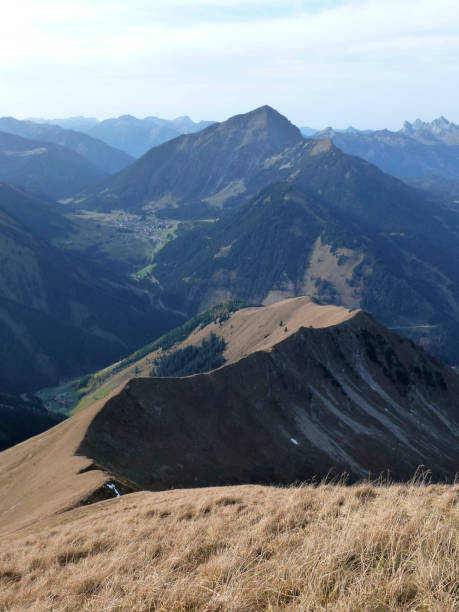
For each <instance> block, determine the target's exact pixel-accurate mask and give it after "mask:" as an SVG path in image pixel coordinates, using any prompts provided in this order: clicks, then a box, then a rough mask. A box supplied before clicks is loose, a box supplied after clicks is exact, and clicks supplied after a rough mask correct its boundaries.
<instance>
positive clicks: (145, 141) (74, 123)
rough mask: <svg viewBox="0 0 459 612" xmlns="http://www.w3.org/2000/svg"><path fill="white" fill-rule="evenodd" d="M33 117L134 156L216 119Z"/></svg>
mask: <svg viewBox="0 0 459 612" xmlns="http://www.w3.org/2000/svg"><path fill="white" fill-rule="evenodd" d="M33 121H35V122H37V123H48V124H54V125H60V126H61V127H63V128H70V129H74V130H79V131H80V132H85V133H86V134H88V135H89V136H93V137H94V138H97V139H99V140H102V141H103V142H105V143H107V144H108V145H111V146H112V147H116V148H118V149H121V150H122V151H126V152H127V153H129V154H130V155H132V156H133V157H141V156H142V155H143V154H144V153H146V152H147V151H148V150H149V149H151V148H152V147H156V146H158V145H160V144H162V143H163V142H166V141H167V140H171V139H172V138H176V137H177V136H180V135H181V134H191V133H193V132H198V131H199V130H202V129H204V128H205V127H207V126H209V125H211V124H212V123H213V122H212V121H198V122H197V123H196V122H194V121H192V120H191V119H190V118H189V117H186V116H185V117H177V118H176V119H161V118H159V117H153V116H151V117H145V118H144V119H137V118H136V117H133V116H132V115H121V116H120V117H116V118H110V119H105V120H104V121H98V120H97V119H93V118H86V117H72V118H69V119H52V120H49V119H48V120H46V119H34V120H33ZM0 125H1V124H0ZM0 129H1V128H0ZM126 165H127V164H126Z"/></svg>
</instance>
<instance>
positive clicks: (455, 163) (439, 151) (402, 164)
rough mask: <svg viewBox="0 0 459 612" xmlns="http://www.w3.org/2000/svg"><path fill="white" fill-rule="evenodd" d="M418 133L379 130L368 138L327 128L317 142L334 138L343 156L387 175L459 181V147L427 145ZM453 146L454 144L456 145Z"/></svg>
mask: <svg viewBox="0 0 459 612" xmlns="http://www.w3.org/2000/svg"><path fill="white" fill-rule="evenodd" d="M416 133H417V132H415V131H411V130H408V129H403V130H401V131H400V132H390V131H389V130H378V131H375V132H371V133H369V134H365V133H348V132H337V131H335V130H333V129H332V128H327V129H326V130H322V131H321V132H317V134H315V135H314V138H331V139H332V140H333V142H334V143H335V144H336V146H337V147H339V148H340V149H341V150H342V151H343V152H344V153H348V154H350V155H357V156H358V157H361V158H362V159H365V160H367V161H369V162H371V163H372V164H375V166H378V168H380V169H381V170H383V171H384V172H387V173H388V174H391V175H392V176H396V177H398V178H402V179H405V178H406V179H410V178H416V177H428V176H438V177H443V178H445V179H459V146H457V145H456V146H448V145H447V144H446V143H445V142H443V141H442V140H441V139H438V140H437V139H431V140H430V141H426V140H425V139H422V138H421V137H419V138H417V137H416V136H415V134H416ZM453 142H454V141H453Z"/></svg>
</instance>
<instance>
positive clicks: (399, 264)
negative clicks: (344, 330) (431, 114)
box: [81, 107, 459, 360]
mask: <svg viewBox="0 0 459 612" xmlns="http://www.w3.org/2000/svg"><path fill="white" fill-rule="evenodd" d="M423 146H424V145H423ZM81 205H82V206H83V207H88V208H91V207H94V208H96V209H99V210H109V209H111V208H117V209H118V208H124V209H127V210H134V211H139V212H142V210H145V209H147V210H155V211H156V213H157V214H160V215H164V216H166V217H175V218H178V219H193V218H194V219H200V218H201V219H202V218H206V217H207V218H211V217H213V218H217V217H219V218H220V220H219V221H217V223H214V224H209V223H205V224H202V225H198V226H197V227H196V228H194V229H192V230H191V231H182V232H181V233H180V235H179V236H178V238H176V239H175V240H174V241H172V242H170V243H169V244H168V245H166V247H164V249H162V250H161V251H160V252H159V253H158V254H157V256H156V259H155V269H154V276H155V279H157V280H159V282H160V283H161V285H162V287H163V289H164V290H165V291H166V295H167V297H168V300H169V301H168V303H169V304H170V305H173V306H174V307H175V308H180V309H183V307H184V306H183V305H184V304H186V309H187V311H188V313H189V314H192V313H194V312H196V311H198V310H199V309H202V308H205V307H208V306H210V305H212V304H214V303H217V302H219V301H221V300H222V299H225V298H226V297H237V298H242V299H247V300H250V301H253V302H263V303H270V302H271V301H275V300H276V299H280V298H281V297H291V296H295V295H299V294H301V293H308V294H310V295H315V296H317V297H318V298H319V299H322V300H326V301H329V302H333V303H337V304H343V305H345V306H348V307H359V306H360V307H364V308H366V309H367V310H369V311H370V312H371V313H373V314H374V315H375V316H377V317H379V318H380V319H381V320H382V321H384V322H385V323H386V324H389V325H396V326H404V327H406V328H407V332H408V333H412V334H414V335H423V336H424V337H428V341H429V343H430V346H431V347H432V348H434V349H438V348H439V346H441V347H442V350H444V354H447V355H448V356H449V357H450V358H451V359H455V360H458V359H459V353H458V352H457V342H458V338H459V299H458V296H459V285H458V277H457V269H458V267H459V249H458V246H457V244H458V236H459V218H458V216H457V214H455V213H454V211H447V210H444V209H443V208H441V207H440V206H437V207H436V208H435V212H434V211H433V208H432V204H431V203H428V202H427V201H425V200H424V199H423V197H422V196H421V195H420V194H419V193H418V192H416V191H415V190H412V189H410V188H409V187H407V186H406V185H405V184H403V183H402V182H400V181H399V180H397V179H395V178H393V177H391V176H389V175H388V174H384V173H383V172H381V171H380V170H378V169H377V168H376V167H375V166H373V165H371V164H369V163H368V162H366V161H364V160H362V159H359V158H358V157H354V156H350V155H346V154H344V153H343V152H342V151H340V149H338V148H337V147H336V146H335V145H334V144H333V142H332V141H331V140H330V139H322V140H304V138H303V137H302V135H301V133H300V131H299V130H298V129H297V128H296V127H295V126H293V125H292V124H291V123H290V122H289V121H288V120H287V119H286V118H285V117H283V116H282V115H280V114H279V113H277V112H276V111H274V110H273V109H271V108H269V107H262V108H260V109H257V110H255V111H252V112H250V113H247V114H246V115H238V116H236V117H233V118H231V119H229V120H228V121H226V122H223V123H219V124H216V125H213V126H210V127H208V128H206V129H205V130H203V131H201V132H199V133H198V134H191V135H186V136H181V137H180V138H178V139H175V140H173V141H170V142H168V143H165V144H163V145H161V146H160V147H156V148H154V149H152V150H151V151H150V152H149V153H148V154H146V155H145V156H143V157H142V158H141V159H140V160H138V161H136V162H135V163H134V164H132V165H131V166H130V167H129V168H127V169H126V170H124V171H121V172H120V173H118V174H116V175H114V176H112V177H109V178H108V179H107V180H105V181H104V182H103V183H102V184H101V185H100V187H99V188H98V190H97V191H95V192H93V193H92V194H90V195H89V197H88V198H87V200H86V201H85V202H82V204H81Z"/></svg>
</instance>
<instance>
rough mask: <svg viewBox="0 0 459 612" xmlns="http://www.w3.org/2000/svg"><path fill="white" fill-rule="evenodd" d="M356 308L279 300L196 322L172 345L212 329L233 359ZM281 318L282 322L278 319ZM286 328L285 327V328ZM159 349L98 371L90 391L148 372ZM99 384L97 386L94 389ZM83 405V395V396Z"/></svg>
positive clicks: (228, 360)
mask: <svg viewBox="0 0 459 612" xmlns="http://www.w3.org/2000/svg"><path fill="white" fill-rule="evenodd" d="M356 312H357V311H351V310H348V309H347V308H343V307H341V306H325V305H319V304H317V303H315V302H313V301H311V299H310V298H309V297H306V296H301V297H297V298H292V299H287V300H282V301H280V302H277V303H275V304H272V305H270V306H269V307H265V308H244V309H242V310H238V311H237V312H233V313H232V314H231V315H230V317H229V319H228V320H226V321H224V322H222V323H219V322H213V323H210V324H209V325H206V326H205V327H203V328H200V327H199V326H198V327H197V329H195V330H194V331H193V332H192V333H191V334H190V335H189V336H188V338H186V339H185V340H184V341H182V342H178V343H177V344H175V345H174V346H173V350H174V351H175V350H180V349H183V348H185V347H186V346H189V345H194V346H198V345H200V344H201V342H202V340H203V339H204V338H207V337H208V336H209V335H210V334H211V333H215V334H216V335H217V336H219V337H221V338H224V340H225V342H226V349H225V351H224V353H223V357H224V358H225V360H226V363H227V364H228V363H234V362H235V361H238V360H239V359H241V358H242V357H245V356H246V355H248V354H249V353H252V352H254V351H258V350H268V349H270V348H271V347H272V346H273V345H274V344H276V343H277V342H280V341H281V340H284V339H285V338H287V337H288V336H290V335H292V334H294V333H296V332H297V331H298V329H299V328H300V327H302V326H304V327H312V328H321V327H329V326H330V325H338V324H339V323H342V322H344V321H346V320H347V319H349V318H351V317H352V316H354V315H355V314H356ZM281 321H282V325H280V322H281ZM286 328H287V331H285V329H286ZM160 354H161V350H160V349H158V350H156V351H152V352H151V353H148V354H147V355H146V356H145V357H143V358H142V359H140V360H139V361H135V362H134V363H131V364H129V365H127V366H126V367H125V368H123V369H122V370H118V368H119V365H120V364H119V362H118V363H114V364H113V365H112V366H109V367H108V368H105V369H104V370H101V371H100V372H99V375H100V376H99V377H100V379H101V380H102V382H101V383H100V384H101V387H102V389H100V390H99V391H97V390H95V389H92V390H91V394H94V395H95V396H99V397H101V396H102V395H103V393H106V394H107V395H108V393H109V392H110V391H112V390H113V389H114V388H115V387H118V386H119V385H121V384H122V383H125V382H127V381H128V380H129V379H130V378H133V377H134V376H149V375H150V372H151V370H152V368H153V364H154V362H155V360H156V359H157V358H158V357H159V356H160ZM97 388H98V387H96V389H97ZM83 404H84V405H86V398H85V399H84V400H83Z"/></svg>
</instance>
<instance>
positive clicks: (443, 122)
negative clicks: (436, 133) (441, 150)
mask: <svg viewBox="0 0 459 612" xmlns="http://www.w3.org/2000/svg"><path fill="white" fill-rule="evenodd" d="M431 125H434V126H435V127H441V128H446V127H449V126H452V125H454V124H452V123H451V121H448V119H446V117H444V116H443V115H441V117H437V119H434V120H433V121H432V124H431Z"/></svg>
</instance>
